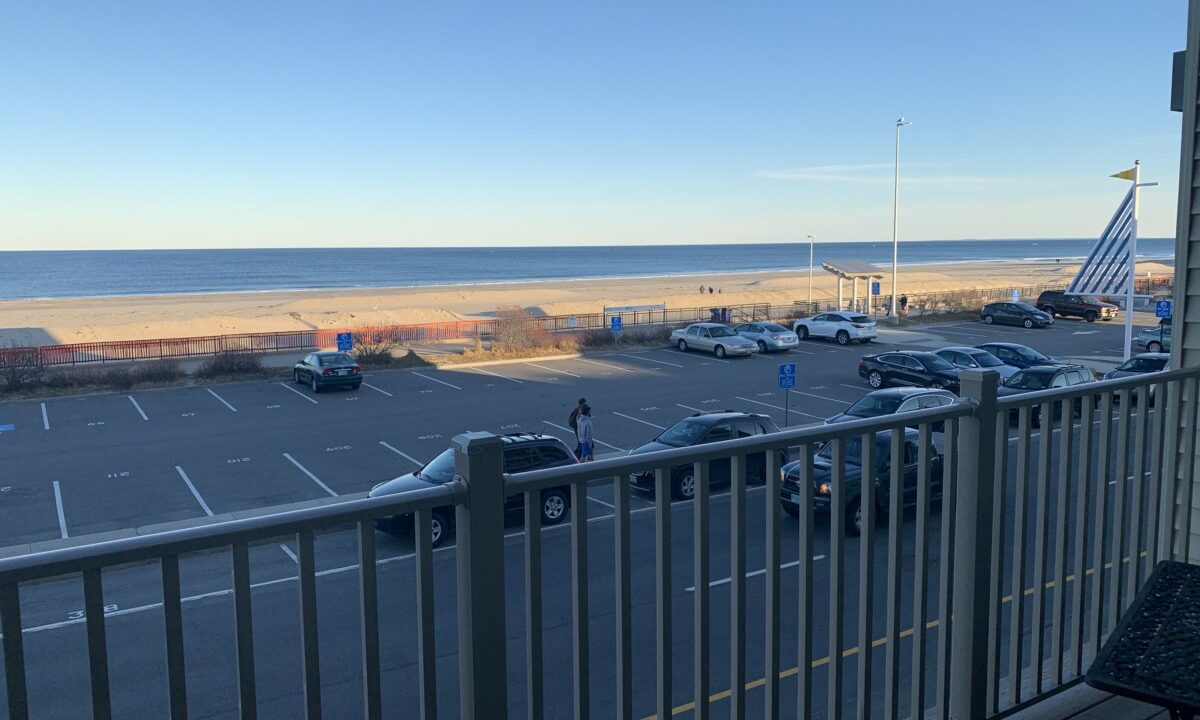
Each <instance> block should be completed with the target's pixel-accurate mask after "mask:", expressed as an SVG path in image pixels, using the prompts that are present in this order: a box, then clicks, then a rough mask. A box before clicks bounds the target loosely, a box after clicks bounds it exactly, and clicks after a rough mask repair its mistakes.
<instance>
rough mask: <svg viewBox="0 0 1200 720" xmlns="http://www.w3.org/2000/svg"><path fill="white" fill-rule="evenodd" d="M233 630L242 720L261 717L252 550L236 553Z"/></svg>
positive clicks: (240, 547)
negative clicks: (257, 688)
mask: <svg viewBox="0 0 1200 720" xmlns="http://www.w3.org/2000/svg"><path fill="white" fill-rule="evenodd" d="M232 554H233V627H234V632H235V633H236V634H237V673H238V712H239V713H240V716H241V718H242V720H254V718H256V717H258V700H257V697H256V694H257V690H256V685H255V680H254V615H253V613H252V611H251V604H250V548H249V547H248V546H247V545H246V543H244V542H240V543H234V545H233V549H232Z"/></svg>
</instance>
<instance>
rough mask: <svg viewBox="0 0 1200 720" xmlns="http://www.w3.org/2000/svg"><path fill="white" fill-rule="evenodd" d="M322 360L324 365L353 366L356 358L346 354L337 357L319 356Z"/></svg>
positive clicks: (339, 354)
mask: <svg viewBox="0 0 1200 720" xmlns="http://www.w3.org/2000/svg"><path fill="white" fill-rule="evenodd" d="M317 357H319V358H321V364H322V365H353V364H354V358H352V357H350V356H349V355H347V354H346V353H338V354H336V355H318V356H317Z"/></svg>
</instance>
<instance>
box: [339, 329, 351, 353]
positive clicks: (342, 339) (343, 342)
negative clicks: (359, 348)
mask: <svg viewBox="0 0 1200 720" xmlns="http://www.w3.org/2000/svg"><path fill="white" fill-rule="evenodd" d="M337 340H338V350H341V351H342V352H345V351H347V350H349V349H351V348H353V347H354V336H353V335H351V334H350V333H338V336H337Z"/></svg>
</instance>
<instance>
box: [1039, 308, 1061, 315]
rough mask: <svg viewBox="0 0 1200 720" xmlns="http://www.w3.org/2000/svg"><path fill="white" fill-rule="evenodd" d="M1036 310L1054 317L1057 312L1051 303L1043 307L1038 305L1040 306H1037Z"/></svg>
mask: <svg viewBox="0 0 1200 720" xmlns="http://www.w3.org/2000/svg"><path fill="white" fill-rule="evenodd" d="M1038 310H1041V311H1042V312H1045V313H1050V317H1055V316H1056V315H1057V314H1058V313H1056V312H1055V311H1054V306H1053V305H1047V306H1045V307H1040V308H1038Z"/></svg>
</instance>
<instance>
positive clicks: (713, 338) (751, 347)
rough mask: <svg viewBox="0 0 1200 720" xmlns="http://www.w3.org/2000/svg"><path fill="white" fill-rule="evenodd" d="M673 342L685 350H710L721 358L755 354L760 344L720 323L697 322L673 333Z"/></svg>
mask: <svg viewBox="0 0 1200 720" xmlns="http://www.w3.org/2000/svg"><path fill="white" fill-rule="evenodd" d="M671 342H672V343H674V344H675V347H677V348H679V349H680V350H681V351H683V352H687V351H688V350H708V351H710V352H711V353H712V354H714V355H716V356H717V357H719V358H723V357H725V356H726V355H753V354H754V353H756V352H758V345H756V344H755V343H754V341H753V340H749V339H747V338H744V337H742V336H741V335H738V334H737V333H735V332H734V331H732V330H730V329H729V328H728V327H727V326H725V325H721V324H719V323H695V324H692V325H688V326H687V327H686V328H683V329H681V330H676V331H675V332H673V333H671Z"/></svg>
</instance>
